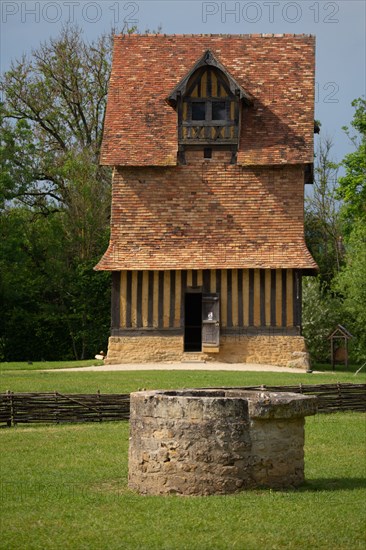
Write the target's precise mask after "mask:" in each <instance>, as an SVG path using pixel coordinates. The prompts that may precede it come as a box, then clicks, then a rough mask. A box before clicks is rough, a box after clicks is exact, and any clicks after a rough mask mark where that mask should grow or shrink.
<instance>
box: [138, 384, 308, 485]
mask: <svg viewBox="0 0 366 550" xmlns="http://www.w3.org/2000/svg"><path fill="white" fill-rule="evenodd" d="M315 412H316V398H315V397H311V396H304V395H299V394H296V393H274V392H268V391H244V390H235V389H223V390H180V391H143V392H137V393H132V394H131V414H130V448H129V474H128V484H129V487H130V488H131V489H133V490H136V491H138V492H140V493H144V494H151V495H162V494H172V493H176V494H182V495H213V494H228V493H235V492H238V491H242V490H244V489H249V488H254V487H271V488H286V487H296V486H298V485H300V484H301V483H302V482H303V481H304V426H305V416H307V415H312V414H315Z"/></svg>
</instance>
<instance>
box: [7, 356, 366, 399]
mask: <svg viewBox="0 0 366 550" xmlns="http://www.w3.org/2000/svg"><path fill="white" fill-rule="evenodd" d="M93 363H94V364H96V362H93V361H87V362H81V363H80V362H73V363H62V362H58V363H47V362H45V363H34V364H33V365H27V363H15V364H13V363H0V392H4V391H7V390H11V391H14V392H42V391H43V392H47V391H59V392H65V393H95V392H96V391H97V390H98V389H99V390H100V391H101V392H102V393H127V392H131V391H136V390H138V389H142V388H145V389H158V388H160V389H163V388H166V389H170V388H189V387H206V386H252V385H258V384H267V385H282V384H283V385H287V384H299V383H302V384H326V383H335V382H351V383H355V382H357V383H366V372H362V371H361V372H360V373H359V374H358V375H357V376H355V375H354V372H353V371H352V370H349V371H341V370H337V371H335V372H332V371H327V372H321V373H313V374H306V373H305V372H304V373H303V374H298V373H286V372H281V373H273V372H245V371H244V372H240V371H210V370H209V368H210V367H209V364H207V365H205V366H206V368H207V370H199V371H114V372H111V371H106V372H103V371H101V372H88V371H86V372H82V371H78V372H72V371H70V372H59V369H60V368H61V367H63V366H83V365H84V366H86V365H88V364H93ZM35 366H37V367H38V368H35ZM338 368H339V367H338ZM353 368H354V369H356V370H357V368H356V367H353ZM41 369H43V370H41ZM48 369H52V371H51V372H46V370H48Z"/></svg>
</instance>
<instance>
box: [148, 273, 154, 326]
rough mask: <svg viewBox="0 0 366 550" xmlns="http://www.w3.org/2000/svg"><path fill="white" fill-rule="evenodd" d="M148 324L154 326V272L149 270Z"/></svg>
mask: <svg viewBox="0 0 366 550" xmlns="http://www.w3.org/2000/svg"><path fill="white" fill-rule="evenodd" d="M147 299H148V309H147V326H148V327H153V326H154V272H153V271H149V288H148V298H147Z"/></svg>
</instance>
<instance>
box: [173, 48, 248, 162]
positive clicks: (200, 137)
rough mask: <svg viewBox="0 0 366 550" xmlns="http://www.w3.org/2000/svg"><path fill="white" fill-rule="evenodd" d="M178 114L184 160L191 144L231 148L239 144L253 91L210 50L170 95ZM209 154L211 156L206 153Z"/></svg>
mask: <svg viewBox="0 0 366 550" xmlns="http://www.w3.org/2000/svg"><path fill="white" fill-rule="evenodd" d="M167 101H168V103H169V104H170V105H171V106H173V107H174V108H175V109H176V110H177V114H178V145H179V152H180V158H181V160H182V161H184V151H185V150H186V149H187V148H191V147H193V148H197V147H199V146H202V147H203V148H205V146H206V148H207V145H209V146H210V148H211V150H212V148H214V149H222V148H225V149H230V150H231V151H232V153H233V155H232V159H235V156H236V152H237V149H238V145H239V136H240V125H241V113H242V103H243V102H245V103H250V98H249V95H248V94H246V92H244V90H243V89H242V88H241V87H240V86H239V85H238V84H237V83H236V81H235V80H234V79H233V78H232V77H231V76H230V75H229V73H228V72H227V71H226V70H225V68H224V67H223V66H222V65H221V63H220V62H219V61H217V59H216V58H215V57H214V56H213V54H212V53H211V52H210V51H207V52H206V53H205V54H204V55H203V57H202V58H201V59H200V60H199V61H198V62H197V63H196V65H195V66H194V67H193V69H192V70H191V71H190V72H189V73H188V74H187V75H186V76H185V77H184V78H183V80H182V81H181V82H180V83H179V84H178V85H177V86H176V87H175V89H174V90H173V92H172V93H171V95H170V96H169V97H168V99H167ZM205 158H207V157H205Z"/></svg>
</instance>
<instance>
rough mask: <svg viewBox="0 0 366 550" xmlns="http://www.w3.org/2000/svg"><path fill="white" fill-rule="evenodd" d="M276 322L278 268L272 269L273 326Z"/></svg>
mask: <svg viewBox="0 0 366 550" xmlns="http://www.w3.org/2000/svg"><path fill="white" fill-rule="evenodd" d="M276 324H277V323H276V270H275V269H271V327H275V326H276Z"/></svg>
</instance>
